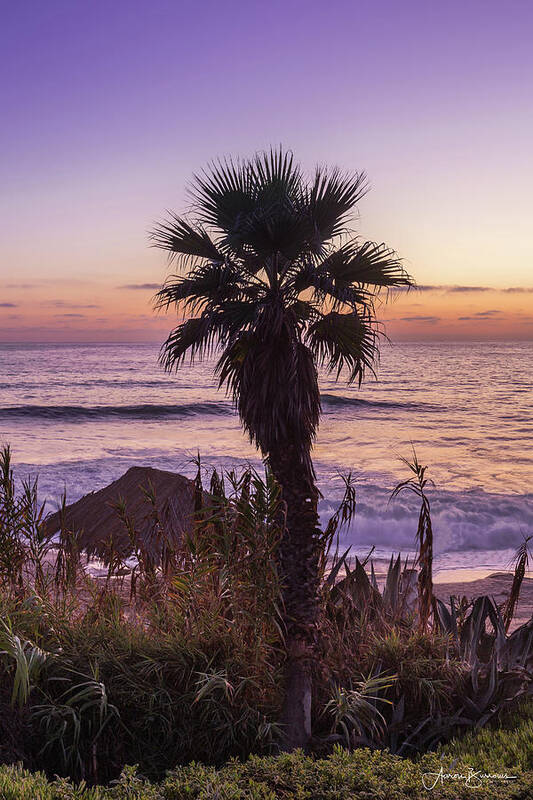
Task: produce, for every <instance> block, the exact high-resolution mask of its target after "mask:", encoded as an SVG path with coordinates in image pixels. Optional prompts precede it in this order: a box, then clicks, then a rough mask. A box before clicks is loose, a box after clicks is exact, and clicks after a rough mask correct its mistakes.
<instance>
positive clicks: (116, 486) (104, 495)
mask: <svg viewBox="0 0 533 800" xmlns="http://www.w3.org/2000/svg"><path fill="white" fill-rule="evenodd" d="M152 488H153V493H154V495H155V507H154V505H153V504H152V503H151V502H150V500H149V499H148V498H147V496H146V494H145V492H144V491H143V489H150V491H151V489H152ZM121 500H123V501H124V503H125V510H126V514H127V517H128V518H129V519H130V520H131V521H132V522H133V525H134V528H135V531H136V534H137V536H138V538H139V539H140V540H141V541H142V542H143V544H144V546H145V547H147V548H148V547H152V546H153V548H154V549H155V550H157V549H158V542H159V541H160V536H158V533H157V532H158V529H161V528H162V529H163V530H164V534H165V537H166V538H167V539H171V540H172V541H173V543H175V544H179V542H180V541H181V539H182V537H183V534H184V533H185V532H186V531H189V530H190V529H191V527H192V523H193V513H194V482H193V481H191V480H189V479H188V478H185V477H184V476H183V475H178V474H176V473H174V472H166V471H164V470H161V469H153V468H152V467H130V469H129V470H128V471H127V472H126V473H125V474H124V475H122V476H121V477H120V478H118V479H117V480H116V481H113V483H110V484H109V486H105V487H104V488H103V489H100V490H99V491H98V492H90V494H86V495H85V496H84V497H82V498H81V499H80V500H78V501H77V502H75V503H72V504H71V505H69V506H67V508H66V514H65V523H66V528H67V530H70V531H76V532H78V533H79V534H80V545H81V547H82V548H83V550H85V551H86V552H87V553H89V554H90V555H96V556H99V557H100V558H103V559H105V558H106V553H108V552H109V542H110V541H112V545H113V550H114V551H115V552H119V553H120V554H121V555H122V556H123V557H126V556H128V555H130V554H131V552H132V548H131V540H130V537H129V536H128V532H127V528H126V524H125V522H124V520H123V519H121V517H120V515H119V513H118V511H117V509H116V504H117V503H119V502H120V501H121ZM157 520H159V521H160V523H161V525H160V526H158V523H157ZM60 527H61V517H60V513H59V512H56V513H55V514H52V515H51V516H50V517H49V518H48V519H47V530H48V533H49V534H53V533H56V532H57V531H59V529H60Z"/></svg>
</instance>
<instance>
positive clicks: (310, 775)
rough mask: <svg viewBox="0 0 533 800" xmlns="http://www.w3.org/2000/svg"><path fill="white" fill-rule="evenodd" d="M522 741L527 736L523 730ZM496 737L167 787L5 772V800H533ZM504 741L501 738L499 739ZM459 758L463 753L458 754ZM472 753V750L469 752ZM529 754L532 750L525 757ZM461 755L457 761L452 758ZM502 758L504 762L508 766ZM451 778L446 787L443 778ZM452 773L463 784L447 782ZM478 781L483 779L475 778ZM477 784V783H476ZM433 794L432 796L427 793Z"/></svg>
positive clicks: (180, 773) (529, 784) (198, 777)
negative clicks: (494, 750)
mask: <svg viewBox="0 0 533 800" xmlns="http://www.w3.org/2000/svg"><path fill="white" fill-rule="evenodd" d="M519 730H520V731H521V733H520V734H519V735H522V736H527V733H525V729H524V728H521V727H520V726H519ZM492 735H493V732H490V731H486V732H484V734H483V739H484V742H479V747H480V752H481V756H482V757H480V758H478V757H477V756H476V755H475V750H476V744H477V742H478V739H479V736H475V737H473V739H472V740H471V744H472V746H473V749H474V753H471V752H470V751H467V753H466V754H465V755H462V754H461V742H458V743H457V745H456V746H455V747H452V748H451V749H449V750H444V751H442V753H440V754H436V753H432V754H427V755H425V756H422V757H421V758H420V759H418V760H417V761H411V760H409V759H402V758H400V757H398V756H394V755H391V754H390V753H387V752H380V751H370V750H367V749H359V750H356V751H354V752H352V753H350V752H349V751H347V750H343V749H342V748H340V747H337V748H335V750H334V752H333V753H332V754H330V755H329V756H328V757H327V758H324V759H313V758H311V757H309V756H305V755H304V754H303V753H302V752H301V751H296V752H294V753H291V754H284V755H280V756H267V757H258V756H252V757H250V758H249V759H248V760H247V761H246V762H244V763H241V762H238V761H231V762H230V763H228V764H226V765H224V766H223V767H222V768H221V769H219V770H216V769H215V768H214V767H208V766H205V765H203V764H196V763H192V764H189V765H187V766H185V767H180V768H178V769H175V770H173V771H171V772H170V773H169V774H168V775H167V777H166V778H165V779H164V780H163V781H162V782H161V783H159V784H150V783H148V782H146V781H145V780H143V779H142V778H141V777H140V776H139V775H138V774H137V773H136V771H135V769H132V768H129V767H127V768H126V769H125V770H124V771H123V773H122V776H121V778H120V779H119V780H118V781H116V782H115V783H114V784H113V785H112V786H109V787H92V788H90V787H87V786H85V785H78V786H74V785H72V784H70V783H68V782H66V781H64V780H61V779H60V780H57V781H55V782H48V781H47V780H46V778H45V777H44V776H43V775H40V774H31V773H28V772H26V771H23V770H21V769H20V768H16V767H0V797H2V800H278V799H279V800H291V799H292V798H298V799H299V800H306V799H307V798H308V799H309V800H362V798H364V800H384V799H385V798H386V800H407V798H410V800H419V798H424V797H431V798H433V799H434V800H471V798H472V797H475V798H477V800H527V798H531V796H532V795H531V792H532V791H533V759H532V758H531V752H529V756H528V760H527V763H523V762H522V764H523V766H522V764H521V765H518V763H516V762H514V761H513V748H514V745H515V736H513V735H512V734H511V733H510V734H509V736H508V737H507V740H506V739H505V737H503V738H502V737H499V738H500V740H501V743H502V749H501V750H500V751H499V752H498V754H497V755H496V754H495V755H494V756H493V757H492V758H489V760H488V762H487V763H486V764H485V763H484V762H483V763H482V758H484V757H487V756H488V755H489V754H490V749H491V742H490V739H491V736H492ZM494 736H498V732H496V733H494ZM455 750H457V751H458V752H457V753H455ZM467 750H468V749H467ZM524 752H525V750H524ZM452 754H453V757H452ZM500 758H501V760H500ZM441 770H442V772H443V776H442V779H440V778H439V774H440V772H441ZM449 773H453V774H454V775H455V776H466V777H462V778H461V777H455V778H447V777H446V776H447V775H448V774H449ZM473 773H477V774H473ZM480 773H484V774H490V775H495V774H499V775H501V774H507V775H510V776H516V779H514V780H503V779H501V778H492V779H488V778H485V777H484V776H483V775H481V774H480ZM468 776H470V777H468ZM431 786H433V788H432V789H431V790H430V791H429V790H428V788H426V787H431Z"/></svg>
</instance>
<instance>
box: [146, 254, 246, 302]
mask: <svg viewBox="0 0 533 800" xmlns="http://www.w3.org/2000/svg"><path fill="white" fill-rule="evenodd" d="M240 285H241V281H240V278H239V273H238V271H237V270H236V269H235V268H234V267H233V266H232V265H231V264H229V263H219V262H209V263H208V264H202V265H201V266H198V267H196V268H195V269H193V270H191V271H190V272H189V273H188V275H187V276H186V277H184V278H182V277H180V276H177V275H173V276H172V277H171V278H170V279H169V280H168V281H167V283H166V284H165V285H164V286H163V288H162V289H160V290H159V292H158V293H157V295H156V303H155V305H156V308H158V309H161V308H163V309H168V308H169V307H170V306H171V305H175V306H176V307H178V306H179V305H180V304H182V305H183V308H186V309H188V310H189V311H190V312H191V313H193V314H194V313H197V312H198V311H199V310H203V307H204V306H206V305H207V304H214V305H221V304H223V303H225V302H227V301H228V300H231V299H233V298H235V297H237V296H238V294H239V289H240Z"/></svg>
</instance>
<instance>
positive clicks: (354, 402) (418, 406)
mask: <svg viewBox="0 0 533 800" xmlns="http://www.w3.org/2000/svg"><path fill="white" fill-rule="evenodd" d="M320 399H321V401H322V404H323V405H325V406H326V407H327V406H333V407H336V406H338V407H342V406H354V407H361V408H392V409H407V410H411V411H443V409H442V408H441V406H438V405H435V404H434V403H411V402H404V403H401V402H398V401H388V400H363V399H362V398H360V397H345V396H344V395H338V394H322V395H321V396H320Z"/></svg>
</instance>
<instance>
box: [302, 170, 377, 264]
mask: <svg viewBox="0 0 533 800" xmlns="http://www.w3.org/2000/svg"><path fill="white" fill-rule="evenodd" d="M367 191H368V184H367V179H366V175H365V173H364V172H356V173H355V174H344V173H342V172H341V171H340V170H339V169H337V168H334V169H332V170H328V169H326V168H325V167H318V168H317V170H316V173H315V178H314V182H313V184H312V186H311V189H310V191H309V195H308V198H307V203H308V208H309V214H310V217H311V220H312V223H313V226H314V229H315V231H316V239H315V248H314V252H317V253H320V252H321V251H322V247H323V244H324V242H326V241H328V240H330V239H332V238H334V237H335V236H338V235H339V234H341V233H342V230H343V227H344V225H345V223H346V220H347V216H348V215H349V213H350V212H351V211H352V210H353V208H354V206H355V204H356V203H357V202H358V201H359V200H360V199H361V198H362V197H363V196H364V195H365V194H366V192H367Z"/></svg>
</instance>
